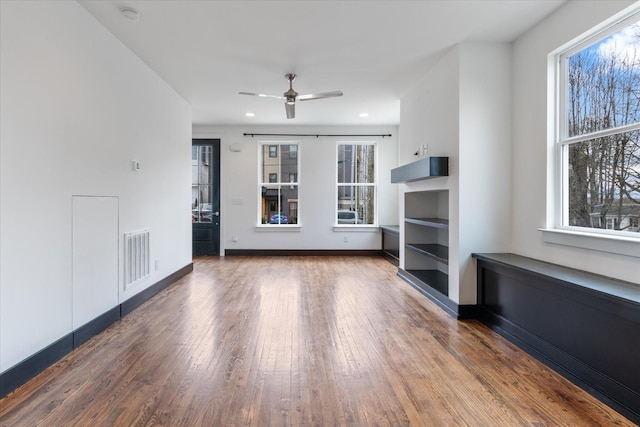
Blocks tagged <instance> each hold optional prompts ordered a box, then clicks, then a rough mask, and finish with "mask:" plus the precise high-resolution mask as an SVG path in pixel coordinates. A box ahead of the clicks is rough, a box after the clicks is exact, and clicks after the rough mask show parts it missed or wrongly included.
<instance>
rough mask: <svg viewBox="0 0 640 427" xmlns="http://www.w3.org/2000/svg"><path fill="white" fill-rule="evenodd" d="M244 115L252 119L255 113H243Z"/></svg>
mask: <svg viewBox="0 0 640 427" xmlns="http://www.w3.org/2000/svg"><path fill="white" fill-rule="evenodd" d="M244 115H245V116H247V117H254V116H255V115H256V113H244Z"/></svg>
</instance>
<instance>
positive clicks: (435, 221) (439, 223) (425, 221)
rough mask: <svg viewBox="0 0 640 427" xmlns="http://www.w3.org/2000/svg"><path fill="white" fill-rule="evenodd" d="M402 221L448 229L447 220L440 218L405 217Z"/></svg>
mask: <svg viewBox="0 0 640 427" xmlns="http://www.w3.org/2000/svg"><path fill="white" fill-rule="evenodd" d="M404 222H408V223H410V224H417V225H424V226H426V227H433V228H441V229H444V230H447V229H449V220H448V219H442V218H405V219H404Z"/></svg>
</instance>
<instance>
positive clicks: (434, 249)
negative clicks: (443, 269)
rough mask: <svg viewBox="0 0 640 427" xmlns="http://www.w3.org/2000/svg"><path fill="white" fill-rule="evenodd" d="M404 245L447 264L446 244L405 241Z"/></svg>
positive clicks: (447, 249) (447, 252)
mask: <svg viewBox="0 0 640 427" xmlns="http://www.w3.org/2000/svg"><path fill="white" fill-rule="evenodd" d="M404 247H405V248H407V249H411V250H413V251H416V252H419V253H421V254H423V255H425V256H427V257H429V258H431V259H434V260H436V261H438V262H441V263H443V264H447V265H449V248H448V247H446V246H442V245H437V244H433V243H405V245H404Z"/></svg>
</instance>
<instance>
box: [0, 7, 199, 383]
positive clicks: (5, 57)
mask: <svg viewBox="0 0 640 427" xmlns="http://www.w3.org/2000/svg"><path fill="white" fill-rule="evenodd" d="M0 7H1V25H0V28H1V33H0V43H1V44H0V49H1V50H0V53H1V58H2V60H1V61H0V67H1V68H0V97H1V98H0V109H1V120H2V129H1V133H0V143H1V145H0V157H1V160H0V161H1V172H0V173H1V181H0V185H1V191H0V235H1V236H2V239H1V243H0V309H1V310H0V372H3V371H5V370H7V369H9V368H10V367H12V366H13V365H15V364H16V363H18V362H20V361H22V360H23V359H25V358H26V357H28V356H30V355H32V354H33V353H35V352H37V351H39V350H41V349H43V348H44V347H46V346H47V345H49V344H51V343H53V342H55V341H56V340H58V339H59V338H61V337H63V336H65V335H67V334H68V333H70V332H71V331H72V325H73V318H72V317H73V308H72V295H73V289H72V265H71V263H72V252H73V251H72V249H73V248H72V196H74V195H89V196H113V197H117V198H118V206H119V234H120V235H119V236H118V239H119V241H120V248H122V233H124V232H127V231H132V230H136V229H141V228H147V227H148V228H150V229H151V257H152V259H153V260H158V261H159V268H158V270H157V271H152V275H151V277H150V278H149V279H147V280H146V281H144V282H143V283H140V284H139V285H137V286H135V287H133V288H132V289H128V290H125V289H124V288H123V280H122V264H123V263H122V253H120V264H119V269H120V274H119V276H120V278H119V283H118V285H117V286H118V290H117V292H118V301H119V302H122V301H124V300H126V299H128V298H130V297H131V296H132V295H134V294H136V293H138V292H140V291H141V290H143V289H144V288H146V287H148V286H150V285H151V284H153V283H155V282H157V281H158V280H160V279H162V278H163V277H166V276H167V275H169V274H171V273H173V272H175V271H176V270H178V269H180V268H182V267H184V266H185V265H187V264H189V263H190V262H191V220H190V210H189V206H190V194H189V188H190V178H191V175H190V174H191V166H190V165H191V157H190V145H191V109H190V106H189V105H188V103H187V102H186V101H184V100H183V99H182V98H181V97H179V96H178V95H177V94H176V93H175V92H174V91H173V90H172V89H171V88H170V87H169V86H168V85H167V84H166V83H164V82H163V81H162V80H161V79H160V78H159V77H158V76H157V75H156V74H154V73H153V72H152V71H151V70H150V69H149V68H148V67H147V66H146V65H145V64H143V63H142V62H141V61H140V60H139V59H138V58H137V57H136V56H135V55H133V54H132V53H131V52H130V51H129V50H128V49H127V48H125V47H124V45H123V44H122V43H121V42H119V41H118V40H117V39H115V38H114V37H113V36H112V34H111V33H109V32H108V31H107V30H106V29H105V28H104V27H102V26H101V25H100V24H99V23H98V22H97V21H96V20H95V19H94V18H93V17H92V16H90V15H89V14H88V13H87V12H86V10H85V9H83V8H82V7H81V6H80V5H79V4H77V3H76V2H74V1H55V2H51V1H42V2H38V1H29V2H10V1H2V2H1V3H0ZM133 160H137V161H139V162H141V164H142V169H141V170H140V171H138V172H134V171H133V169H132V166H131V162H132V161H133ZM152 269H153V265H152Z"/></svg>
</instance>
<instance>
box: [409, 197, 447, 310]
mask: <svg viewBox="0 0 640 427" xmlns="http://www.w3.org/2000/svg"><path fill="white" fill-rule="evenodd" d="M448 208H449V192H448V191H447V190H436V191H417V192H407V193H405V217H404V236H405V244H404V264H405V271H406V273H408V274H410V275H411V276H413V277H412V279H413V280H412V283H413V284H414V285H415V286H417V287H419V288H420V289H421V290H422V291H424V292H426V293H429V294H433V291H434V290H435V291H437V292H438V293H440V294H441V295H442V296H445V297H446V296H448V294H449V275H448V272H449V270H448V268H449V267H448V266H449V220H448Z"/></svg>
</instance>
